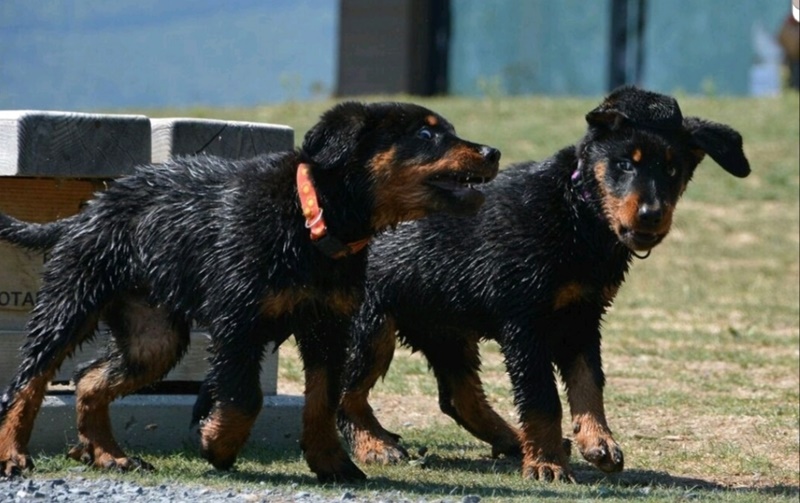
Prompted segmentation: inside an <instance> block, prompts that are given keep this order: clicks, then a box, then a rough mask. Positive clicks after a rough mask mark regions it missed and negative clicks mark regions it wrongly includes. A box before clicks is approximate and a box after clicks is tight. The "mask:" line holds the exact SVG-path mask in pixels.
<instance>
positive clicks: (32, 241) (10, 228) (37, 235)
mask: <svg viewBox="0 0 800 503" xmlns="http://www.w3.org/2000/svg"><path fill="white" fill-rule="evenodd" d="M73 218H74V217H68V218H64V219H61V220H56V221H54V222H47V223H43V224H39V223H31V222H23V221H22V220H17V219H16V218H14V217H12V216H9V215H6V214H5V213H0V240H3V241H6V242H8V243H11V244H13V245H16V246H20V247H22V248H27V249H29V250H33V251H47V250H49V249H51V248H52V247H53V246H55V245H56V243H57V242H58V240H59V239H61V236H63V235H64V233H65V232H66V230H67V229H68V228H69V225H70V223H71V222H72V220H73Z"/></svg>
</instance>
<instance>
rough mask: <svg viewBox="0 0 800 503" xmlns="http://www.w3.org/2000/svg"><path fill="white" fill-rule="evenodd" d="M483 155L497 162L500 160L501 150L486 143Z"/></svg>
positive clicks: (482, 149) (488, 159) (482, 148)
mask: <svg viewBox="0 0 800 503" xmlns="http://www.w3.org/2000/svg"><path fill="white" fill-rule="evenodd" d="M481 155H482V156H483V158H484V159H486V160H487V161H489V162H497V161H499V160H500V151H499V150H497V149H496V148H492V147H487V146H486V145H484V146H482V147H481Z"/></svg>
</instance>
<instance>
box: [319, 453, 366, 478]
mask: <svg viewBox="0 0 800 503" xmlns="http://www.w3.org/2000/svg"><path fill="white" fill-rule="evenodd" d="M306 461H307V462H308V466H309V467H310V468H311V471H312V472H314V474H316V476H317V480H318V481H320V482H323V483H326V482H337V483H345V482H358V481H361V480H366V478H367V476H366V475H365V474H364V472H362V471H361V470H360V469H359V468H358V467H357V466H356V465H355V463H353V462H352V461H351V460H350V458H348V457H347V455H344V456H340V455H337V456H333V457H330V458H325V457H322V456H313V457H310V456H307V457H306Z"/></svg>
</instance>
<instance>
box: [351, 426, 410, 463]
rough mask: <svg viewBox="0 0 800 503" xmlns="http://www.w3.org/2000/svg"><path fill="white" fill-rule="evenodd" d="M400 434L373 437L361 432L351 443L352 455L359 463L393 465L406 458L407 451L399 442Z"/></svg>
mask: <svg viewBox="0 0 800 503" xmlns="http://www.w3.org/2000/svg"><path fill="white" fill-rule="evenodd" d="M399 440H400V436H399V435H397V436H388V435H387V436H382V437H381V438H377V437H374V436H372V435H369V434H367V432H361V433H360V434H359V435H357V441H356V442H355V443H354V445H353V456H354V457H355V458H356V459H357V460H358V461H359V462H361V463H368V464H381V465H393V464H397V463H400V462H401V461H405V460H407V459H408V457H409V456H408V451H406V450H405V448H403V446H401V445H400V443H399Z"/></svg>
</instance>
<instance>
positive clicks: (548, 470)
mask: <svg viewBox="0 0 800 503" xmlns="http://www.w3.org/2000/svg"><path fill="white" fill-rule="evenodd" d="M522 476H523V477H525V478H527V479H533V480H540V481H542V482H556V481H558V482H567V483H572V482H575V476H574V475H573V474H572V469H570V467H569V465H568V464H567V463H561V462H558V461H553V460H547V459H537V460H535V461H533V462H531V463H525V464H523V467H522Z"/></svg>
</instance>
